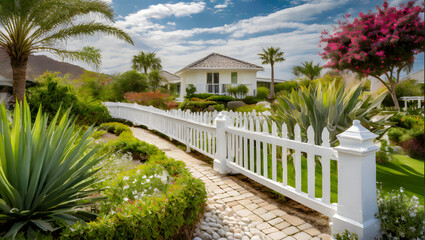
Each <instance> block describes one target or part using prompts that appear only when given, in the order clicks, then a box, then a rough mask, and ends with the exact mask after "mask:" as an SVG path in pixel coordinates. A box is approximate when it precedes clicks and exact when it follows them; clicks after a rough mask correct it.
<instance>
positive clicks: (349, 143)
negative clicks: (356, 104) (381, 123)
mask: <svg viewBox="0 0 425 240" xmlns="http://www.w3.org/2000/svg"><path fill="white" fill-rule="evenodd" d="M377 136H378V135H376V134H374V133H372V132H370V131H369V130H368V129H367V128H365V127H363V126H362V125H361V124H360V121H359V120H354V121H353V125H352V126H351V127H350V128H349V129H347V130H346V131H345V132H343V133H341V134H338V135H337V136H336V137H337V138H338V140H339V142H340V145H339V146H338V147H336V149H337V150H340V151H347V150H351V151H354V152H362V153H365V152H370V151H374V150H377V149H378V147H377V146H375V144H373V140H374V139H375V138H376V137H377Z"/></svg>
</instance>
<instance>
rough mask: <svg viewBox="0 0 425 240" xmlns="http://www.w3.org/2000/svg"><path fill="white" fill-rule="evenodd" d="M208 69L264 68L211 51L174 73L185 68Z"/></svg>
mask: <svg viewBox="0 0 425 240" xmlns="http://www.w3.org/2000/svg"><path fill="white" fill-rule="evenodd" d="M208 69H214V70H220V69H223V70H226V69H229V70H231V69H239V70H240V69H246V70H257V71H262V70H264V68H263V67H260V66H258V65H255V64H252V63H248V62H245V61H242V60H239V59H236V58H232V57H228V56H224V55H221V54H218V53H211V54H210V55H208V56H206V57H204V58H201V59H199V60H198V61H195V62H193V63H191V64H189V65H187V66H186V67H184V68H182V69H180V70H179V71H177V72H176V74H180V73H182V72H184V71H186V70H208Z"/></svg>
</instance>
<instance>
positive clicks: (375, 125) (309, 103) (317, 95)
mask: <svg viewBox="0 0 425 240" xmlns="http://www.w3.org/2000/svg"><path fill="white" fill-rule="evenodd" d="M362 90H363V86H362V83H358V84H355V85H353V86H351V87H346V86H345V84H344V83H338V82H337V81H333V82H330V83H322V82H318V83H317V84H311V85H310V86H308V87H304V86H301V87H300V89H299V90H293V91H292V92H291V94H289V95H281V96H278V97H277V101H278V104H276V105H275V106H274V108H273V109H272V114H271V116H268V117H267V119H268V121H269V122H271V121H275V122H276V123H277V125H278V126H281V125H282V123H286V124H287V126H288V133H289V135H290V137H291V135H293V130H294V126H295V124H298V125H299V126H300V128H301V130H303V131H302V132H304V133H305V132H306V131H307V128H308V127H309V126H310V125H311V126H312V127H313V130H314V133H315V138H314V141H315V143H316V144H321V139H322V131H323V129H324V128H325V127H326V128H328V130H329V133H330V139H331V143H332V144H335V143H336V141H337V139H336V135H338V134H339V133H341V132H343V131H345V130H346V129H347V128H349V127H350V126H351V124H352V122H353V120H355V119H357V120H360V121H361V123H362V124H363V126H365V127H367V128H368V129H369V130H371V131H372V132H375V133H376V134H378V135H382V134H383V133H384V132H385V130H386V128H385V126H384V125H383V124H382V123H383V122H384V121H385V120H386V119H387V118H388V117H389V116H388V117H383V118H380V119H379V120H376V121H373V120H372V119H373V117H374V116H377V115H378V114H379V113H380V111H379V109H378V108H377V107H378V106H379V105H380V103H381V102H382V100H383V99H384V97H385V94H386V93H382V94H381V95H379V96H377V97H374V96H372V95H370V94H366V93H363V91H362Z"/></svg>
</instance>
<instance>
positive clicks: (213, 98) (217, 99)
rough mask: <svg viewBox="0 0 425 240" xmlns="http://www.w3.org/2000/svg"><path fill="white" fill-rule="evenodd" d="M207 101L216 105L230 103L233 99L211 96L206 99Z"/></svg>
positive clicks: (223, 96)
mask: <svg viewBox="0 0 425 240" xmlns="http://www.w3.org/2000/svg"><path fill="white" fill-rule="evenodd" d="M207 100H208V101H214V102H217V103H228V102H230V101H234V100H235V98H234V97H231V96H225V95H213V96H210V97H208V98H207Z"/></svg>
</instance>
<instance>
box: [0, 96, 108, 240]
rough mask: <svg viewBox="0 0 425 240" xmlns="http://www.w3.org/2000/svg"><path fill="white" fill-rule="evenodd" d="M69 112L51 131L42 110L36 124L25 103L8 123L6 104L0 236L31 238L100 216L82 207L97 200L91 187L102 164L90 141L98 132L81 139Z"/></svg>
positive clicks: (0, 121) (0, 116)
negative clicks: (19, 235) (20, 233)
mask: <svg viewBox="0 0 425 240" xmlns="http://www.w3.org/2000/svg"><path fill="white" fill-rule="evenodd" d="M69 112H70V111H69V110H68V111H67V112H66V113H65V114H63V116H62V117H61V118H59V115H60V113H59V112H58V113H57V114H56V115H55V116H54V118H53V119H52V120H51V122H50V125H49V126H47V116H46V115H45V114H43V113H42V111H41V110H40V111H39V112H38V114H37V116H36V120H35V122H34V124H32V123H31V114H30V109H29V106H28V104H27V103H26V102H25V101H24V103H23V105H22V106H20V105H19V104H17V105H16V107H15V111H14V116H13V122H12V123H11V124H10V123H9V121H8V119H7V116H6V110H5V107H4V105H2V106H1V107H0V125H1V128H0V133H1V136H2V141H1V143H0V146H1V155H2V161H0V169H1V173H2V174H0V206H1V207H0V216H1V217H0V225H1V231H0V235H1V234H5V235H4V236H5V237H6V238H7V237H11V238H14V237H15V236H16V234H17V233H18V232H26V233H27V236H26V237H27V238H29V239H32V238H33V237H34V235H33V234H35V232H34V230H41V231H46V232H47V231H54V230H55V228H60V227H62V225H63V223H61V222H65V223H67V224H71V223H74V222H76V221H80V222H81V221H83V220H88V219H93V218H95V217H96V215H95V214H93V213H90V212H88V211H86V210H84V209H83V208H82V207H84V206H85V205H88V204H90V202H91V200H93V197H92V196H91V194H92V193H93V190H87V188H89V187H92V184H93V183H94V182H95V181H96V178H94V177H93V174H95V173H96V172H97V171H98V170H97V169H93V167H94V166H95V165H96V164H97V163H98V162H99V161H100V160H101V158H99V157H93V156H94V154H95V153H96V152H97V148H96V147H91V143H92V141H93V139H92V138H89V136H90V135H91V134H92V133H93V132H94V130H93V128H89V129H88V130H87V131H86V132H84V134H80V131H81V129H77V128H76V125H75V123H74V122H73V121H72V119H70V118H69ZM9 126H12V128H10V127H9ZM12 146H13V147H12ZM6 229H8V230H6ZM4 230H6V231H7V233H5V232H3V231H4Z"/></svg>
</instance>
